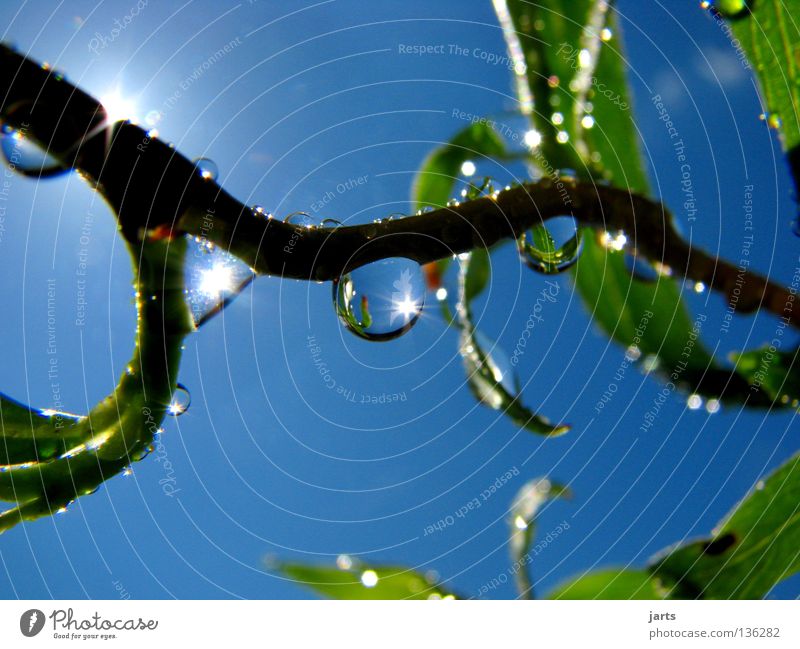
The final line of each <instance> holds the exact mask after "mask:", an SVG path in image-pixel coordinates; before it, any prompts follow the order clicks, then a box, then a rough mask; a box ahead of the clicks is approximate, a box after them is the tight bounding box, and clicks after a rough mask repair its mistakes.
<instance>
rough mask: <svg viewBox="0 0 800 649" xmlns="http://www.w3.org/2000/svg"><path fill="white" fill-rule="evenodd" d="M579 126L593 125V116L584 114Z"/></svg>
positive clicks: (590, 126) (588, 126)
mask: <svg viewBox="0 0 800 649" xmlns="http://www.w3.org/2000/svg"><path fill="white" fill-rule="evenodd" d="M581 126H583V128H592V127H593V126H594V117H592V116H591V115H584V116H583V119H581Z"/></svg>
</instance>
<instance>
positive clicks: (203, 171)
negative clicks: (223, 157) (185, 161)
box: [194, 158, 219, 180]
mask: <svg viewBox="0 0 800 649" xmlns="http://www.w3.org/2000/svg"><path fill="white" fill-rule="evenodd" d="M194 166H195V168H196V169H197V173H199V174H200V176H201V178H203V179H204V180H216V179H217V178H219V167H217V163H216V162H214V161H213V160H210V159H209V158H198V159H197V160H195V161H194Z"/></svg>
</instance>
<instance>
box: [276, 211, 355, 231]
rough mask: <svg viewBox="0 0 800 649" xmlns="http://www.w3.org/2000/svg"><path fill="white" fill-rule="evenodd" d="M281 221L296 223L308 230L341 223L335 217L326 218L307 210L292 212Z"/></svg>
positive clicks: (336, 225)
mask: <svg viewBox="0 0 800 649" xmlns="http://www.w3.org/2000/svg"><path fill="white" fill-rule="evenodd" d="M283 222H284V223H288V224H289V225H297V226H299V227H302V228H306V229H308V230H313V229H315V228H338V227H339V226H340V225H341V223H340V222H339V221H337V220H336V219H326V218H323V217H320V216H314V215H311V214H309V213H308V212H292V213H291V214H289V215H288V216H287V217H286V218H284V219H283Z"/></svg>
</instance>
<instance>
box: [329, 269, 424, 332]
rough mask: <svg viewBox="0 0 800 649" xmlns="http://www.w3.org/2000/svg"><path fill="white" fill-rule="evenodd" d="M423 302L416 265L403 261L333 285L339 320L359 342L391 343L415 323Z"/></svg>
mask: <svg viewBox="0 0 800 649" xmlns="http://www.w3.org/2000/svg"><path fill="white" fill-rule="evenodd" d="M424 302H425V278H424V276H423V273H422V269H421V268H420V265H419V264H418V263H417V262H415V261H412V260H411V259H406V258H405V257H394V258H391V259H381V260H380V261H376V262H373V263H371V264H367V265H366V266H362V267H360V268H356V269H355V270H354V271H351V272H350V273H348V274H347V275H343V276H342V277H340V278H339V279H338V280H337V281H335V282H334V283H333V304H334V307H335V308H336V313H337V315H338V316H339V319H340V320H341V321H342V323H343V324H344V325H345V327H347V328H348V329H349V330H350V331H352V332H353V333H354V334H356V335H357V336H359V337H361V338H365V339H366V340H374V341H385V340H392V339H393V338H397V337H398V336H401V335H403V334H404V333H405V332H406V331H408V330H409V329H411V327H412V326H414V324H415V323H416V322H417V320H418V318H419V315H420V313H422V307H423V304H424Z"/></svg>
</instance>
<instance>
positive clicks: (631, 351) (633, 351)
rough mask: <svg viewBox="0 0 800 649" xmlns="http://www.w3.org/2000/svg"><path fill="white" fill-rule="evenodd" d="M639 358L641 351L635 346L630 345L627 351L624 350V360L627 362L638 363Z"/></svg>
mask: <svg viewBox="0 0 800 649" xmlns="http://www.w3.org/2000/svg"><path fill="white" fill-rule="evenodd" d="M641 356H642V350H641V349H639V347H638V346H637V345H630V346H629V347H628V349H626V350H625V358H626V359H627V360H628V361H638V360H639V358H641Z"/></svg>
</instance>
